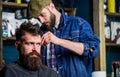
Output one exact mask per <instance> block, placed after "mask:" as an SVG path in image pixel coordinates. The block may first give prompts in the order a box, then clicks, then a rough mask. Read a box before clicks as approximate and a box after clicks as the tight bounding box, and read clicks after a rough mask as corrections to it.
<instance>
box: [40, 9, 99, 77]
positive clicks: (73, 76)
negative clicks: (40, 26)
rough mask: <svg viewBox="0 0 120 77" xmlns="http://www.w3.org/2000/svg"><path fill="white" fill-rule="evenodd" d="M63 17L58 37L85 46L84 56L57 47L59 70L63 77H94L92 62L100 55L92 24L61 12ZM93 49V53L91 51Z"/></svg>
mask: <svg viewBox="0 0 120 77" xmlns="http://www.w3.org/2000/svg"><path fill="white" fill-rule="evenodd" d="M61 13H62V16H61V20H60V24H59V27H58V29H57V33H56V36H57V37H59V38H61V39H66V40H70V41H73V42H80V43H83V45H84V52H83V54H82V55H78V54H76V53H73V52H71V51H70V50H68V49H66V48H63V47H61V46H58V45H55V55H56V59H57V60H56V61H57V70H58V72H59V73H60V74H61V76H62V77H92V75H91V73H92V60H93V58H95V57H97V55H98V53H99V45H100V40H99V38H98V37H97V36H96V35H95V34H94V33H93V31H92V28H91V26H90V24H89V23H88V22H87V21H85V20H84V19H82V18H80V17H74V16H67V15H65V13H64V11H63V10H61ZM91 48H92V49H93V51H91V50H90V49H91ZM46 49H47V48H46V46H43V47H42V52H41V54H42V62H43V64H45V65H47V63H46V53H47V52H46Z"/></svg>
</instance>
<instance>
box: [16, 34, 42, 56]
mask: <svg viewBox="0 0 120 77" xmlns="http://www.w3.org/2000/svg"><path fill="white" fill-rule="evenodd" d="M24 39H25V41H23V43H21V42H16V43H15V46H16V48H18V45H19V44H21V51H22V52H23V53H24V54H29V53H30V52H33V51H37V52H38V53H39V54H40V51H41V36H40V35H37V36H32V35H31V34H29V33H25V36H24ZM32 57H36V55H33V56H32Z"/></svg>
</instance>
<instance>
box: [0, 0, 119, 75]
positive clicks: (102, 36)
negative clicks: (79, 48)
mask: <svg viewBox="0 0 120 77" xmlns="http://www.w3.org/2000/svg"><path fill="white" fill-rule="evenodd" d="M33 1H34V2H35V1H39V0H33ZM40 1H41V3H42V0H40ZM44 1H46V2H47V1H49V0H44ZM30 2H32V0H0V25H1V26H0V70H2V69H3V68H4V67H5V66H7V65H9V64H11V63H12V62H14V61H16V60H18V58H19V52H18V49H16V47H15V41H16V37H15V32H16V29H17V28H19V26H20V25H21V24H22V23H23V22H24V21H26V20H28V7H29V6H28V5H29V3H30ZM34 2H33V3H34ZM53 2H54V4H55V6H56V8H57V9H63V10H64V12H65V15H67V16H69V17H80V19H81V18H83V19H84V20H85V21H87V22H88V23H89V24H90V27H91V30H92V31H93V33H94V34H95V35H96V36H98V38H99V47H98V50H96V51H95V52H97V53H94V54H93V52H94V50H95V49H96V48H97V47H96V48H95V47H94V45H93V47H92V49H91V51H90V50H89V51H90V52H91V53H90V54H89V55H87V56H89V57H86V58H91V60H89V61H92V63H91V64H89V61H88V63H87V64H88V65H91V67H92V68H87V67H85V68H86V70H91V71H92V72H91V75H87V76H85V75H84V74H83V73H82V74H83V76H81V75H82V74H79V75H77V73H76V76H72V75H71V74H70V76H69V75H65V76H64V75H63V76H61V77H120V0H53ZM42 4H44V2H43V3H42ZM51 6H52V5H51ZM53 7H54V6H53ZM47 10H48V11H51V9H50V10H49V8H47ZM33 11H34V10H33ZM33 13H34V12H33ZM50 13H53V12H50ZM41 14H42V13H41ZM41 14H40V15H39V16H41ZM43 15H44V14H43ZM39 18H40V17H39ZM56 18H57V17H56ZM68 19H69V18H68ZM41 22H42V21H41ZM76 22H77V21H76ZM80 22H82V21H81V20H80ZM83 23H84V22H83ZM81 24H82V23H81ZM66 26H67V24H66ZM74 26H75V25H74ZM71 27H73V26H71ZM82 28H84V27H82ZM71 29H72V28H71ZM74 29H76V27H74ZM80 29H81V27H80ZM87 29H88V28H87ZM84 32H85V31H84ZM64 34H67V31H66V32H65V33H64ZM82 34H84V33H82ZM73 35H74V34H73ZM89 35H91V34H90V33H89V34H88V35H87V36H88V37H87V36H86V38H85V39H86V40H88V41H84V40H85V39H84V40H82V41H81V39H83V38H82V36H81V34H80V35H79V36H77V34H75V35H74V37H75V39H73V40H72V38H73V37H72V34H71V38H67V37H62V38H63V39H64V38H66V39H67V40H72V41H76V40H77V38H76V37H80V36H81V39H80V41H79V42H84V45H85V44H86V43H87V44H88V43H89V42H90V41H89V39H91V40H92V42H94V39H97V38H94V39H92V38H90V37H89ZM68 37H69V36H68ZM91 37H92V36H91ZM76 42H78V40H77V41H76ZM95 42H96V41H95ZM96 43H97V42H96ZM89 44H94V43H91V42H90V43H89ZM66 45H67V44H66ZM71 45H72V44H71ZM96 46H98V44H96ZM60 47H61V45H60ZM64 47H65V48H66V47H67V46H63V49H64ZM73 47H74V45H73ZM58 48H59V47H58ZM68 49H69V48H68ZM84 49H85V48H84ZM84 49H83V54H84V53H85V52H84ZM61 50H62V48H61ZM41 51H42V50H41ZM58 51H59V49H58ZM73 51H74V50H73ZM92 51H93V52H92ZM70 53H73V52H70ZM70 53H68V54H67V55H66V56H69V54H70ZM73 54H74V53H73ZM86 54H87V53H86ZM96 54H97V56H95V57H93V56H91V55H96ZM63 56H65V55H63ZM83 56H85V55H80V56H79V58H80V60H81V58H84V57H83ZM85 60H87V59H85ZM76 61H77V60H76ZM77 63H78V64H77V66H78V67H79V62H77ZM82 63H83V65H84V62H82ZM66 64H67V65H68V67H69V63H66ZM73 64H74V63H73ZM88 65H85V66H88ZM88 67H89V66H88ZM71 68H72V67H71ZM76 68H77V67H76ZM81 69H82V68H81ZM66 70H67V69H66ZM76 70H77V69H76ZM77 71H79V70H77ZM80 71H82V70H80ZM73 72H74V71H73ZM83 72H84V70H83ZM67 73H68V72H67ZM26 77H27V76H26ZM36 77H37V76H36Z"/></svg>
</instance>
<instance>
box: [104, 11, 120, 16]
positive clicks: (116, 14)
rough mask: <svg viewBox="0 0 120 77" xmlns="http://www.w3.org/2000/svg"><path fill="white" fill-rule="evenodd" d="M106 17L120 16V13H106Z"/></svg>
mask: <svg viewBox="0 0 120 77" xmlns="http://www.w3.org/2000/svg"><path fill="white" fill-rule="evenodd" d="M105 14H106V15H110V16H120V13H109V12H105Z"/></svg>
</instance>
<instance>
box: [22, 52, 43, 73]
mask: <svg viewBox="0 0 120 77" xmlns="http://www.w3.org/2000/svg"><path fill="white" fill-rule="evenodd" d="M20 61H21V63H22V65H23V67H25V68H26V69H28V70H31V71H36V70H39V69H40V68H41V65H42V62H41V57H40V54H39V53H37V52H36V51H33V52H31V53H29V54H27V55H25V54H24V55H23V54H21V56H20Z"/></svg>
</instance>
